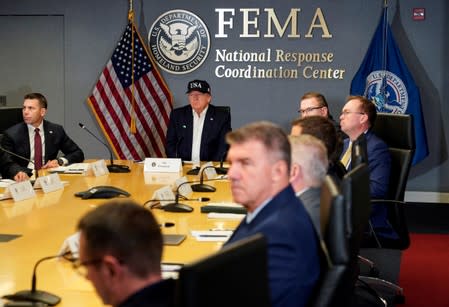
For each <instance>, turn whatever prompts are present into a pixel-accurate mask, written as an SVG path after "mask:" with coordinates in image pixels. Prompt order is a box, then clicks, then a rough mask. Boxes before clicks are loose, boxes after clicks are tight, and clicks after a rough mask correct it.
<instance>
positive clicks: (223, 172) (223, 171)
mask: <svg viewBox="0 0 449 307" xmlns="http://www.w3.org/2000/svg"><path fill="white" fill-rule="evenodd" d="M227 155H228V149H226V150H225V152H224V153H223V155H222V156H221V159H220V166H219V167H216V168H215V171H216V172H217V174H219V175H226V174H227V173H228V169H229V168H227V167H223V162H224V160H225V159H226V156H227Z"/></svg>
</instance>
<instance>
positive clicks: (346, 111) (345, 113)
mask: <svg viewBox="0 0 449 307" xmlns="http://www.w3.org/2000/svg"><path fill="white" fill-rule="evenodd" d="M348 114H360V115H365V114H366V113H365V112H353V111H348V110H344V111H342V112H341V115H343V116H346V115H348Z"/></svg>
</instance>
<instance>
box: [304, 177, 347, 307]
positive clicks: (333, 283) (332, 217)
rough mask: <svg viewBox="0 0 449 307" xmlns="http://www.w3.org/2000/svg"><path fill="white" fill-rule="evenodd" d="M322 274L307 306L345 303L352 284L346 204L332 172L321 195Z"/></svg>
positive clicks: (318, 306)
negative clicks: (349, 273)
mask: <svg viewBox="0 0 449 307" xmlns="http://www.w3.org/2000/svg"><path fill="white" fill-rule="evenodd" d="M320 218H321V233H322V234H323V236H322V239H321V242H320V243H321V248H320V253H319V254H320V263H321V274H320V279H319V281H318V284H317V285H316V288H315V289H314V292H313V293H312V296H311V299H310V301H309V304H308V306H313V307H324V306H327V307H329V306H345V305H347V299H348V298H349V297H350V295H349V294H350V293H351V291H352V288H353V285H352V282H351V280H350V278H349V275H348V272H349V271H348V265H349V247H348V241H347V238H346V226H345V224H346V222H347V220H346V205H345V203H344V201H343V196H342V194H341V192H340V189H339V188H338V186H337V184H336V183H335V181H334V179H333V177H332V176H329V175H328V176H326V178H325V180H324V182H323V185H322V187H321V199H320Z"/></svg>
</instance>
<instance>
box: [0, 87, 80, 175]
mask: <svg viewBox="0 0 449 307" xmlns="http://www.w3.org/2000/svg"><path fill="white" fill-rule="evenodd" d="M47 106H48V103H47V99H46V98H45V96H44V95H42V94H40V93H30V94H27V95H25V97H24V101H23V110H22V113H23V122H22V123H19V124H16V125H14V126H12V127H10V128H9V129H7V130H6V131H5V132H4V135H3V138H2V146H3V148H5V149H6V150H9V151H11V152H13V153H15V154H17V155H19V156H22V157H24V158H25V159H21V158H19V157H13V160H14V161H15V162H16V163H17V164H19V165H20V166H22V167H28V168H29V169H37V170H39V169H41V168H51V167H57V166H58V165H67V164H71V163H78V162H83V160H84V153H83V151H82V150H81V149H80V148H79V147H78V145H77V144H76V143H75V142H74V141H73V140H72V139H71V138H69V136H68V135H67V134H66V133H65V130H64V128H63V127H62V126H60V125H58V124H55V123H52V122H49V121H47V120H45V119H44V117H45V115H46V114H47ZM59 151H61V152H62V153H63V154H64V156H63V157H60V158H58V153H59ZM30 161H34V162H30Z"/></svg>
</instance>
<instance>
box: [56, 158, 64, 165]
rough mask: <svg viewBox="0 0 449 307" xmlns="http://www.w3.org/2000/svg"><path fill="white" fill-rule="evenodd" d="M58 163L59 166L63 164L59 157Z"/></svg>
mask: <svg viewBox="0 0 449 307" xmlns="http://www.w3.org/2000/svg"><path fill="white" fill-rule="evenodd" d="M57 160H58V164H59V166H63V165H64V160H62V159H61V158H58V159H57Z"/></svg>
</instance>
